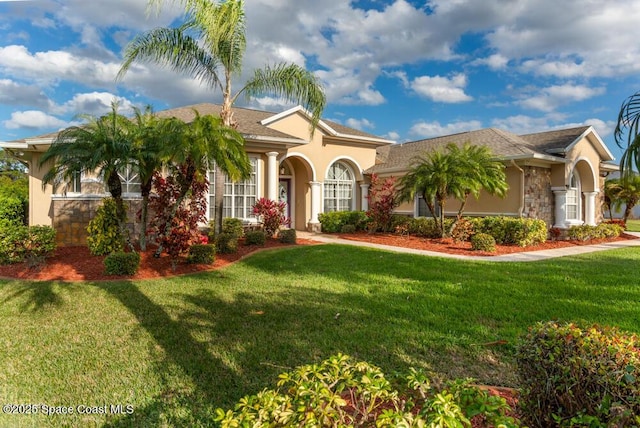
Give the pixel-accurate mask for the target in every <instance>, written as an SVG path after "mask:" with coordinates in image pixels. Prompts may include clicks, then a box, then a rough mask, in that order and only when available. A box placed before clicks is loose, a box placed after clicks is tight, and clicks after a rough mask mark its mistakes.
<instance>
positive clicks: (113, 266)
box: [104, 251, 140, 275]
mask: <svg viewBox="0 0 640 428" xmlns="http://www.w3.org/2000/svg"><path fill="white" fill-rule="evenodd" d="M104 267H105V273H106V274H107V275H135V273H136V272H138V268H139V267H140V254H138V253H125V252H123V251H116V252H114V253H111V254H109V255H108V256H107V257H105V259H104Z"/></svg>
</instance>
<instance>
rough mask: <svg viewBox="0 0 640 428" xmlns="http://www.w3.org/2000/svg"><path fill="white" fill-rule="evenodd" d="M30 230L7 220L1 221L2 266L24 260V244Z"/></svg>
mask: <svg viewBox="0 0 640 428" xmlns="http://www.w3.org/2000/svg"><path fill="white" fill-rule="evenodd" d="M28 237H29V228H28V227H27V226H24V225H22V224H16V223H15V222H13V221H10V220H7V219H0V264H8V263H19V262H21V261H23V260H24V257H25V251H26V250H25V247H24V243H25V242H26V241H27V239H28Z"/></svg>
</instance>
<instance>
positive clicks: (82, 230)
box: [52, 198, 141, 246]
mask: <svg viewBox="0 0 640 428" xmlns="http://www.w3.org/2000/svg"><path fill="white" fill-rule="evenodd" d="M140 202H141V201H140V200H136V199H133V200H125V203H126V205H127V209H128V212H127V218H128V219H129V222H128V223H127V227H128V229H129V233H131V238H132V240H133V241H136V240H137V239H135V238H136V237H137V233H138V231H139V227H136V226H135V225H134V223H133V221H131V220H132V219H134V218H135V216H136V215H137V213H138V211H139V210H140ZM101 204H102V200H101V199H96V198H87V199H80V198H61V199H54V200H53V201H52V211H53V220H52V226H53V228H54V229H55V230H56V241H57V244H58V245H60V246H65V245H68V246H71V245H87V226H88V225H89V221H90V220H91V219H92V218H93V217H94V216H95V214H96V210H97V209H98V207H99V206H100V205H101Z"/></svg>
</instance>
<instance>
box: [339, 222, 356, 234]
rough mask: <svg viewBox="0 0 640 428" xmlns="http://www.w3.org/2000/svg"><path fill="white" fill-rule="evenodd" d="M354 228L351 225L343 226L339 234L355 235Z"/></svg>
mask: <svg viewBox="0 0 640 428" xmlns="http://www.w3.org/2000/svg"><path fill="white" fill-rule="evenodd" d="M355 232H356V227H355V225H353V224H345V225H343V226H342V228H341V229H340V233H355Z"/></svg>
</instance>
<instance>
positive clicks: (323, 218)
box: [318, 211, 369, 233]
mask: <svg viewBox="0 0 640 428" xmlns="http://www.w3.org/2000/svg"><path fill="white" fill-rule="evenodd" d="M318 220H320V225H321V226H322V231H323V232H325V233H337V232H340V231H341V230H342V226H344V225H345V224H352V225H354V226H355V227H356V230H365V228H366V227H367V224H368V222H369V218H368V217H367V214H366V213H365V212H364V211H332V212H328V213H321V214H320V215H319V216H318Z"/></svg>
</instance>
